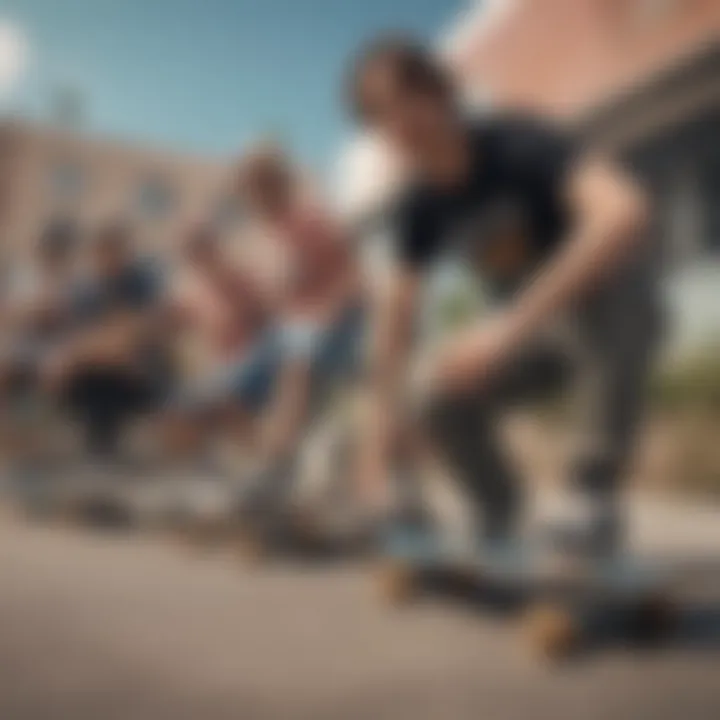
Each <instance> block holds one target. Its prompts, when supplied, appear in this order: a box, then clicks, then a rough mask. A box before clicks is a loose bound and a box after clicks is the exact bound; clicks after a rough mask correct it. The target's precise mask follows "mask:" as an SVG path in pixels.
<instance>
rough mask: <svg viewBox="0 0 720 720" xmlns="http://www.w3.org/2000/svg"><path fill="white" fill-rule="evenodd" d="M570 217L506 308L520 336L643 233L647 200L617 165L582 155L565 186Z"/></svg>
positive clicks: (602, 273)
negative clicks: (561, 236)
mask: <svg viewBox="0 0 720 720" xmlns="http://www.w3.org/2000/svg"><path fill="white" fill-rule="evenodd" d="M565 191H566V195H567V201H568V205H569V208H570V210H571V213H572V215H573V217H574V218H575V222H574V224H573V229H572V231H571V235H570V237H569V238H568V239H567V241H566V242H565V243H564V244H563V245H562V249H561V250H560V251H559V252H558V253H557V254H556V256H555V257H554V258H553V259H552V260H551V261H550V262H549V264H548V265H547V266H546V267H545V268H544V269H543V270H542V271H541V273H540V274H539V275H538V276H537V277H536V278H535V280H534V281H533V282H531V283H530V284H529V285H528V287H527V288H526V290H525V291H524V292H522V293H521V294H520V295H519V296H518V298H517V300H516V302H515V303H514V305H513V307H512V308H511V310H510V317H511V318H512V320H511V322H512V324H513V325H514V326H515V327H516V328H517V330H516V331H517V332H518V333H520V335H521V336H523V335H524V334H526V333H527V332H531V331H532V329H533V328H535V327H537V326H538V325H541V324H542V323H543V322H544V321H545V320H547V319H548V318H550V317H551V316H552V315H553V314H555V313H556V312H557V311H560V310H563V309H565V308H566V307H568V306H569V305H571V304H572V303H573V302H575V301H576V300H577V299H578V298H579V297H580V296H581V295H583V294H585V293H586V292H588V291H590V290H592V288H593V286H595V285H596V284H597V283H598V282H600V281H602V280H603V278H605V277H606V276H607V274H608V273H610V272H612V271H613V269H614V268H616V267H617V266H618V265H619V264H620V263H621V262H622V261H623V260H624V259H626V258H627V257H628V255H629V254H630V253H631V252H632V250H633V248H634V247H635V246H636V245H637V243H638V241H639V240H640V239H641V238H642V237H643V230H644V228H645V225H646V223H647V219H648V203H647V199H646V197H645V194H644V193H643V191H642V190H641V189H640V188H639V187H638V185H637V184H636V183H635V182H634V181H633V180H632V179H631V178H630V177H629V176H628V175H626V174H625V173H624V172H623V171H622V170H621V169H619V168H618V167H617V166H616V165H614V164H612V163H611V162H609V161H607V160H604V159H597V158H593V159H587V160H585V161H583V162H581V163H580V164H579V165H578V166H577V167H576V168H575V170H574V171H573V172H572V173H571V174H570V175H569V178H568V181H567V183H566V187H565Z"/></svg>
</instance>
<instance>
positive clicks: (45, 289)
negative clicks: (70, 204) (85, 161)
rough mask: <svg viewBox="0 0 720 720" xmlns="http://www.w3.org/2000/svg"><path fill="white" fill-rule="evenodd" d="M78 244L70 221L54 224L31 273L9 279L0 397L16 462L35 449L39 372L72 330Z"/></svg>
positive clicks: (40, 245) (0, 360) (7, 438)
mask: <svg viewBox="0 0 720 720" xmlns="http://www.w3.org/2000/svg"><path fill="white" fill-rule="evenodd" d="M77 240H78V233H77V229H76V228H75V227H74V226H73V225H72V223H69V222H65V221H56V222H52V223H50V224H49V225H48V226H47V228H46V229H45V231H44V232H43V234H42V236H41V237H40V241H39V242H38V244H37V245H36V247H35V248H34V252H33V256H32V257H31V258H30V260H31V265H30V267H29V268H27V272H23V269H21V268H16V269H15V271H14V273H13V275H14V276H13V277H12V278H11V284H10V288H9V291H8V296H7V297H6V300H5V303H4V308H3V312H2V318H1V322H2V333H3V347H2V351H1V352H0V393H1V394H2V399H3V401H4V402H3V408H4V410H5V412H4V417H3V420H4V422H3V425H4V426H5V427H4V432H3V436H4V439H5V441H6V442H7V450H8V452H10V453H11V454H12V455H13V456H14V457H15V458H17V457H18V454H20V455H22V454H23V453H24V452H25V451H27V452H29V453H32V452H33V450H34V449H36V448H35V445H36V443H35V442H34V441H35V440H37V439H38V438H37V437H36V436H37V432H35V431H37V430H38V423H37V417H36V414H37V413H36V412H35V411H36V409H37V407H36V406H37V404H38V403H37V402H36V401H37V400H38V395H37V390H38V389H39V387H40V382H39V381H40V371H41V367H42V365H43V363H44V362H45V360H46V358H47V356H48V354H49V353H51V352H52V350H53V348H54V347H57V346H58V344H59V343H61V342H62V341H63V338H64V337H65V336H66V334H67V332H68V330H69V321H70V305H71V297H72V284H73V276H74V270H75V259H76V254H77V253H76V250H77ZM28 411H29V412H28ZM20 415H21V416H22V419H21V417H20ZM21 420H25V421H27V422H23V421H21ZM28 423H30V426H28ZM28 431H30V432H28Z"/></svg>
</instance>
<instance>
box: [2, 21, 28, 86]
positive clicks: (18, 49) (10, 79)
mask: <svg viewBox="0 0 720 720" xmlns="http://www.w3.org/2000/svg"><path fill="white" fill-rule="evenodd" d="M28 55H29V46H28V41H27V38H26V37H25V34H24V33H23V31H22V30H21V28H19V27H18V26H17V25H14V24H12V23H10V22H8V21H6V20H2V19H0V96H2V95H6V94H8V93H10V92H11V91H12V90H13V89H14V87H15V86H16V84H17V83H18V81H19V80H20V78H21V77H22V75H23V72H24V71H25V68H26V66H27V61H28Z"/></svg>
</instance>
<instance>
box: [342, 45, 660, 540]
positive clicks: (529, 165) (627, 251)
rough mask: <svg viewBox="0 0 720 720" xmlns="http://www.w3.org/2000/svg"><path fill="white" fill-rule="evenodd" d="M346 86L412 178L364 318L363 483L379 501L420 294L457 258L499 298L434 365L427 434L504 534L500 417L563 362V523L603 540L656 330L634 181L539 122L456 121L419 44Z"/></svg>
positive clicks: (377, 50)
mask: <svg viewBox="0 0 720 720" xmlns="http://www.w3.org/2000/svg"><path fill="white" fill-rule="evenodd" d="M347 89H348V98H349V104H350V106H351V110H352V112H353V114H354V116H355V118H356V120H357V121H358V123H359V124H360V125H362V126H363V127H364V128H365V129H368V130H370V131H372V132H374V133H376V134H378V135H379V136H380V137H381V138H382V140H384V141H386V142H387V144H388V145H389V147H390V148H391V149H392V151H393V152H394V153H395V154H396V155H397V158H398V160H399V162H400V163H401V164H402V165H403V166H404V167H405V169H406V171H407V172H408V174H409V175H410V177H411V178H412V180H411V182H410V183H409V186H408V187H407V188H406V189H405V191H404V192H403V194H402V197H401V198H400V199H399V200H398V202H397V206H396V207H395V208H394V212H393V213H392V226H393V227H392V230H393V233H394V242H395V249H396V252H395V258H396V262H395V263H394V269H393V279H392V282H391V288H390V290H389V292H388V296H387V298H386V299H385V301H384V307H383V310H382V312H381V313H380V314H379V317H377V318H376V320H375V323H374V329H375V335H376V337H375V338H374V340H375V342H374V343H373V346H374V347H375V352H374V357H373V359H372V361H371V365H372V368H371V376H372V379H373V390H372V394H373V397H372V406H373V410H372V413H371V418H370V421H369V423H368V426H367V428H366V432H365V434H364V435H365V437H364V441H365V443H364V444H365V446H366V447H365V453H364V458H363V463H362V464H363V469H362V475H363V478H364V484H365V486H366V488H368V489H369V490H370V492H371V494H372V495H373V497H374V498H375V499H376V500H377V499H378V498H381V497H384V488H385V485H386V484H385V482H384V479H385V478H386V477H387V476H388V469H389V467H390V460H391V455H392V450H391V448H392V445H393V443H392V439H393V437H395V436H396V431H397V429H398V427H400V426H401V425H402V421H401V419H400V417H399V416H398V415H399V413H398V411H397V408H398V407H403V402H401V401H402V397H401V394H402V387H403V380H404V378H405V377H406V369H407V363H408V356H409V351H410V347H411V340H412V325H413V321H414V319H415V315H416V311H417V309H418V297H419V292H420V290H421V289H422V288H423V286H424V281H425V279H426V278H427V276H428V273H429V271H430V270H432V269H433V268H434V267H435V266H437V264H438V263H439V261H440V260H441V258H445V257H446V256H448V255H452V256H455V257H459V258H460V260H461V262H462V263H463V264H464V265H465V266H466V267H469V268H472V269H473V270H474V271H476V272H477V274H478V277H479V278H481V279H482V283H483V288H487V290H488V294H489V295H490V298H491V299H492V300H494V304H493V309H492V311H491V312H490V313H489V314H487V315H484V316H483V317H482V319H478V321H477V322H475V323H474V324H473V325H472V326H471V327H469V328H467V329H465V330H462V331H458V332H456V333H455V334H454V335H452V336H451V337H449V338H448V339H447V340H446V341H445V342H444V343H443V344H441V346H440V347H439V349H438V350H437V351H436V352H435V353H434V355H433V357H432V360H431V362H429V363H428V366H427V368H426V372H425V373H424V385H425V390H426V395H427V397H426V401H425V402H424V403H423V411H422V414H421V417H422V422H421V423H420V427H421V429H422V430H423V431H425V432H427V433H428V434H429V438H430V439H431V440H432V441H433V443H434V447H435V448H436V449H437V450H438V451H439V452H440V454H441V455H443V456H444V458H445V460H446V461H447V463H448V464H449V465H450V466H451V468H452V469H453V470H454V471H455V472H456V474H457V476H458V477H459V478H460V480H461V481H462V482H463V484H464V485H465V487H466V489H467V490H468V491H469V493H470V495H471V496H472V497H473V498H474V499H475V501H476V502H477V512H478V515H479V516H480V521H481V522H482V524H483V527H484V529H485V533H486V534H487V535H488V536H489V537H494V538H504V537H507V536H508V535H509V534H511V533H512V532H513V530H514V527H515V524H516V522H517V519H518V512H519V509H520V497H519V492H518V485H517V480H516V478H515V475H514V473H513V470H512V468H511V466H510V464H509V463H508V459H507V457H506V454H505V453H504V452H503V449H502V447H501V446H500V445H499V443H498V442H497V440H496V438H495V429H496V428H495V425H496V420H497V417H498V414H499V413H500V412H501V411H502V410H503V409H504V408H507V407H508V405H509V404H510V403H513V402H516V401H520V400H524V399H526V398H528V397H530V396H531V395H534V394H536V393H538V392H543V391H547V390H549V389H550V388H551V387H553V386H555V385H557V384H558V383H562V382H563V381H565V380H566V379H567V378H568V374H569V373H570V372H572V375H573V377H574V378H575V379H577V381H578V383H579V384H578V386H577V392H576V395H577V399H578V400H579V401H580V400H581V403H580V404H581V405H582V412H583V414H584V419H583V420H582V421H579V422H578V425H577V427H578V428H579V429H580V428H581V429H582V438H581V442H580V444H579V445H578V447H577V453H576V457H575V459H574V461H573V464H572V470H571V486H572V490H573V492H572V493H571V496H572V499H573V502H572V503H571V505H572V508H571V516H570V518H568V519H567V520H568V524H567V525H565V524H563V525H562V527H563V529H564V530H566V532H563V533H562V534H563V536H564V537H568V538H570V539H572V540H573V541H574V542H578V543H580V546H581V547H583V548H587V549H589V550H593V551H594V550H597V551H599V552H606V551H611V550H612V549H613V548H614V547H615V546H616V544H617V542H618V535H619V529H620V528H619V518H618V507H617V497H618V490H619V484H620V478H621V475H622V473H623V470H624V469H625V467H626V465H627V461H628V457H629V454H630V452H631V450H632V449H633V446H634V444H635V431H636V429H637V426H638V422H639V420H640V414H641V405H642V396H643V386H644V382H645V379H646V377H647V375H648V369H649V367H650V363H651V359H652V357H653V352H654V349H655V347H656V344H657V338H658V334H659V333H658V330H659V327H660V323H659V321H660V316H659V311H658V304H657V299H656V286H655V282H654V280H655V272H654V271H655V262H654V255H655V252H654V249H653V247H652V245H651V244H650V243H649V242H648V241H647V239H646V236H645V229H646V225H647V220H648V203H647V200H646V198H645V195H644V193H643V191H642V189H641V188H639V187H638V185H637V184H636V182H635V181H634V180H633V179H632V178H631V177H630V176H629V175H628V174H627V173H626V172H625V171H624V170H623V169H622V168H621V167H620V166H619V165H618V164H616V163H615V162H614V161H612V160H611V159H609V158H607V157H601V156H595V155H593V154H591V153H590V152H588V151H586V150H584V149H583V147H582V146H581V145H580V144H579V143H578V142H576V141H574V140H573V139H571V138H570V137H569V136H568V135H567V134H565V133H563V132H560V131H559V130H558V129H556V128H553V127H551V126H549V125H546V124H545V123H543V122H541V121H539V120H537V119H534V118H528V117H502V116H500V117H485V118H483V119H481V120H478V119H473V118H470V117H466V116H465V115H464V113H463V112H462V111H461V109H460V103H459V98H458V94H457V92H456V90H455V88H454V87H453V83H452V80H451V78H450V76H449V75H448V73H447V72H446V70H445V69H444V68H443V67H442V66H441V64H440V63H439V62H438V61H437V60H436V59H435V57H433V56H432V55H431V54H430V52H428V51H427V50H426V49H425V48H423V47H422V46H421V45H418V44H416V43H414V42H413V41H411V40H405V39H398V38H389V39H381V40H380V41H378V42H375V43H373V44H371V45H370V46H369V47H368V48H366V49H365V50H364V51H363V52H362V53H361V54H360V55H359V56H358V58H357V59H356V60H355V63H354V65H353V67H352V69H351V73H350V76H349V83H348V88H347ZM380 502H385V500H384V499H383V500H380Z"/></svg>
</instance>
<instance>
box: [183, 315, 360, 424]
mask: <svg viewBox="0 0 720 720" xmlns="http://www.w3.org/2000/svg"><path fill="white" fill-rule="evenodd" d="M364 319H365V314H364V312H363V310H362V308H361V307H360V306H359V305H353V306H352V307H350V308H348V309H347V310H346V311H345V312H343V314H342V315H341V316H340V318H339V319H338V320H337V321H336V322H335V323H333V324H332V325H331V326H330V327H326V328H323V327H321V326H319V325H317V324H316V323H311V322H308V321H293V322H289V323H285V324H283V325H281V326H280V327H277V328H274V329H273V330H270V331H268V332H267V333H266V334H265V335H264V336H263V337H261V338H260V339H259V340H258V341H257V342H256V343H255V345H254V346H253V347H252V348H251V349H250V350H249V351H248V352H247V353H245V354H244V355H243V357H242V358H240V359H238V360H235V361H230V362H228V363H227V364H226V365H225V366H224V367H222V368H221V369H220V370H219V371H215V372H214V373H213V374H212V375H211V376H210V377H209V378H207V379H205V380H204V381H202V382H201V383H200V385H199V386H198V387H196V388H194V389H193V390H192V391H190V392H189V393H187V394H186V396H185V402H184V404H185V405H189V406H190V407H191V408H194V409H202V408H211V407H217V406H218V405H222V404H226V403H227V402H228V401H230V402H234V403H236V404H237V405H238V406H239V407H242V408H243V409H244V410H248V411H251V412H256V411H259V410H261V409H262V408H263V407H264V406H265V405H266V404H267V403H268V402H269V400H270V398H271V397H272V393H273V390H274V388H275V386H276V384H277V382H278V379H279V376H280V372H281V370H282V367H283V365H284V363H286V362H292V361H307V362H308V364H309V365H310V369H311V374H312V382H313V384H314V385H317V384H320V383H323V382H327V381H334V380H336V379H337V378H340V377H345V376H348V375H351V374H352V373H354V372H355V371H356V369H357V368H358V367H359V365H360V355H361V351H362V339H363V332H364V325H365V323H364Z"/></svg>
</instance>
